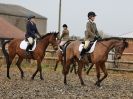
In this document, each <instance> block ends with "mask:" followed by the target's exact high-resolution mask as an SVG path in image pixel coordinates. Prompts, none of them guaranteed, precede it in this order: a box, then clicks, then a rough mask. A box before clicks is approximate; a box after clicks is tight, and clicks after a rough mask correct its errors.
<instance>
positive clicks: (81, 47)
mask: <svg viewBox="0 0 133 99" xmlns="http://www.w3.org/2000/svg"><path fill="white" fill-rule="evenodd" d="M96 42H97V40H96V41H95V42H94V43H93V45H92V47H91V48H90V50H89V51H88V52H87V53H92V52H93V51H94V49H95V46H96ZM83 47H84V44H80V45H79V52H81V51H82V49H83Z"/></svg>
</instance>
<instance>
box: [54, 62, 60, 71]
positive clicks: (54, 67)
mask: <svg viewBox="0 0 133 99" xmlns="http://www.w3.org/2000/svg"><path fill="white" fill-rule="evenodd" d="M59 62H60V60H57V61H56V65H55V67H54V71H56V69H57V66H58V63H59Z"/></svg>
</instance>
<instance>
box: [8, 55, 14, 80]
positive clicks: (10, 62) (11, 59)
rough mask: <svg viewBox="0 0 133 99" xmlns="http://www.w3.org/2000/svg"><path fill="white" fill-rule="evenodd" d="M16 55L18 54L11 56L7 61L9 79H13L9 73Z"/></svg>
mask: <svg viewBox="0 0 133 99" xmlns="http://www.w3.org/2000/svg"><path fill="white" fill-rule="evenodd" d="M15 55H16V54H12V55H10V54H9V57H8V61H7V78H9V79H11V77H10V73H9V72H10V66H11V64H12V61H13V59H14V57H15Z"/></svg>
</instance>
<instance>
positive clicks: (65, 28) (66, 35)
mask: <svg viewBox="0 0 133 99" xmlns="http://www.w3.org/2000/svg"><path fill="white" fill-rule="evenodd" d="M62 27H63V31H62V34H61V36H60V40H62V41H61V43H60V48H61V49H63V48H62V46H63V45H64V44H65V42H66V41H67V40H69V30H68V26H67V25H66V24H63V26H62Z"/></svg>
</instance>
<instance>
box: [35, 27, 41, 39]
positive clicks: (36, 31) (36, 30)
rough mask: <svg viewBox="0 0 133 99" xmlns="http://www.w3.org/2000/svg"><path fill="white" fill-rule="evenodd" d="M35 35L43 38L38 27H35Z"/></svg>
mask: <svg viewBox="0 0 133 99" xmlns="http://www.w3.org/2000/svg"><path fill="white" fill-rule="evenodd" d="M35 33H36V34H37V35H38V36H39V37H40V38H41V34H40V33H39V32H38V29H37V27H36V25H35Z"/></svg>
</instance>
